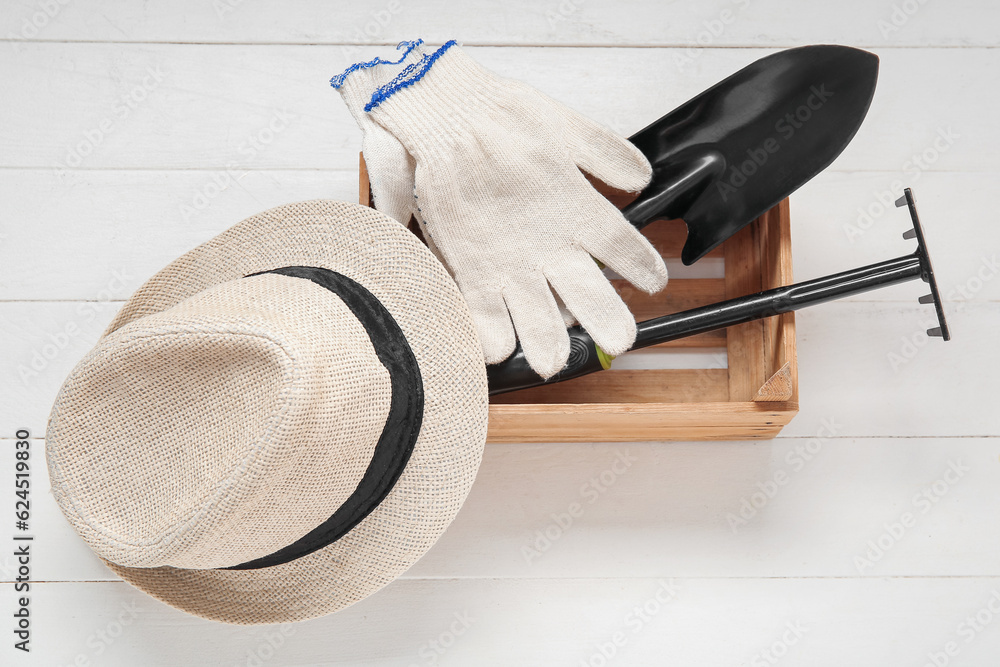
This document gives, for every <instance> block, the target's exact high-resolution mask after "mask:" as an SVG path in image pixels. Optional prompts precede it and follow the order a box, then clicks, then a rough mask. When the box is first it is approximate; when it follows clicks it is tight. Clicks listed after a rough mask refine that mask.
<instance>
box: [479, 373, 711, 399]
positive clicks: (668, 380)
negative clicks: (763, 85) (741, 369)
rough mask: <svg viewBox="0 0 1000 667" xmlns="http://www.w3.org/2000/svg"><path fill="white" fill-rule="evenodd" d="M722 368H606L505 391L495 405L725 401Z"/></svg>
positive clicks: (498, 397) (497, 397)
mask: <svg viewBox="0 0 1000 667" xmlns="http://www.w3.org/2000/svg"><path fill="white" fill-rule="evenodd" d="M728 397H729V385H728V374H727V372H726V369H725V368H660V369H651V370H614V369H612V370H609V371H604V372H602V373H594V374H592V375H585V376H583V377H579V378H576V379H573V380H566V381H565V382H559V383H558V384H551V385H546V386H541V387H533V388H531V389H522V390H521V391H516V392H511V393H509V394H500V395H498V396H494V397H493V398H492V399H491V401H492V402H493V403H496V404H498V405H503V404H511V403H536V404H543V403H547V404H552V403H648V402H651V401H652V402H657V403H689V402H701V401H726V400H727V399H728Z"/></svg>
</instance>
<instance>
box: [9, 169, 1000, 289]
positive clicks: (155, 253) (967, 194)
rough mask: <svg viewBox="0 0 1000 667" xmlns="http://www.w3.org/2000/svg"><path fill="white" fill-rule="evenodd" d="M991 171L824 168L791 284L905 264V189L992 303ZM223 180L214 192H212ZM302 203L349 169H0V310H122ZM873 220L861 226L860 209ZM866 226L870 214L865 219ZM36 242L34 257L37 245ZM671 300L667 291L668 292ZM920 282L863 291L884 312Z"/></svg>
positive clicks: (801, 233) (798, 197) (344, 179)
mask: <svg viewBox="0 0 1000 667" xmlns="http://www.w3.org/2000/svg"><path fill="white" fill-rule="evenodd" d="M998 179H1000V172H984V173H952V172H926V173H923V174H921V175H920V176H919V177H917V178H912V179H911V178H907V177H906V176H905V175H903V174H902V173H901V172H850V173H845V172H839V171H826V172H824V173H822V174H820V175H819V176H817V177H816V178H815V179H814V180H813V181H810V182H809V183H807V184H806V185H805V186H804V187H803V188H802V189H801V190H799V191H798V192H796V193H795V194H794V195H793V197H792V227H793V229H792V240H793V247H794V253H793V254H794V257H795V260H794V263H795V273H796V279H797V280H806V279H809V278H816V277H819V276H822V275H827V274H830V273H836V272H839V271H843V270H846V269H849V268H854V267H858V266H864V265H866V264H870V263H874V262H878V261H881V260H885V259H889V258H891V257H897V256H899V255H903V254H907V253H909V252H911V251H912V250H913V247H914V244H913V242H912V241H904V240H903V239H902V238H901V237H900V235H901V233H902V231H903V230H905V229H906V228H907V225H908V224H909V215H908V214H907V213H906V211H905V209H895V208H891V202H890V209H889V210H885V207H884V206H883V204H882V201H889V200H890V199H891V198H892V196H894V195H895V194H896V192H897V191H898V190H897V189H893V186H895V185H901V184H906V185H912V186H913V188H914V191H915V192H916V194H917V198H918V205H919V208H920V213H921V216H922V220H923V223H924V226H925V228H926V232H927V237H928V244H929V246H930V249H931V254H932V258H933V260H934V264H935V270H936V272H937V275H938V282H939V284H940V286H941V290H942V293H943V296H944V298H945V299H946V300H948V301H953V302H956V303H961V302H967V301H974V302H980V301H996V300H997V299H1000V279H997V273H998V272H1000V268H998V267H997V266H996V259H995V257H996V252H995V249H996V248H1000V226H998V225H992V224H983V221H984V220H985V219H987V218H986V216H987V215H991V214H992V213H991V212H990V210H989V208H988V207H989V199H990V193H991V191H992V189H993V188H994V184H995V183H996V182H997V180H998ZM219 183H221V184H222V185H221V187H220V185H219ZM313 198H333V199H344V200H349V201H355V200H356V199H357V170H356V167H354V168H351V169H343V170H335V171H312V170H277V171H256V170H250V171H242V172H239V173H237V176H236V178H233V177H231V176H228V175H227V174H226V173H225V172H224V171H203V170H167V171H154V170H141V171H118V170H113V171H103V170H89V171H80V172H72V173H69V174H67V175H66V176H64V177H60V176H57V175H56V174H55V173H53V172H51V171H47V170H37V169H27V170H9V171H7V172H6V173H5V174H4V178H2V179H0V200H2V201H3V202H4V204H5V205H4V207H3V208H2V209H0V230H2V233H3V234H4V238H0V300H75V299H95V298H99V297H98V296H97V295H98V294H100V293H102V291H103V290H105V289H106V288H107V286H108V282H109V279H110V271H112V270H117V271H119V272H123V273H125V274H126V275H128V276H131V278H130V279H129V286H128V287H127V288H126V289H123V290H120V291H118V292H116V293H115V294H114V295H113V296H112V298H113V299H116V300H120V299H124V298H125V297H127V296H128V294H130V293H131V292H132V291H133V290H134V289H135V288H136V287H138V285H139V284H141V282H142V281H143V280H145V279H146V278H147V277H149V276H151V275H152V274H153V273H155V272H156V271H158V270H159V269H160V268H162V267H163V266H165V265H166V264H167V263H168V262H170V261H171V260H172V259H174V258H176V257H178V256H180V255H181V254H183V253H184V252H186V251H187V250H189V249H190V248H192V247H194V246H195V245H197V244H198V243H200V242H202V241H204V240H207V239H208V238H211V237H212V236H214V235H215V234H217V233H219V232H221V231H223V230H224V229H226V228H228V227H229V226H231V225H233V224H235V223H236V222H238V221H239V220H242V219H244V218H246V217H248V216H250V215H253V214H255V213H257V212H259V211H261V210H264V209H266V208H269V207H271V206H277V205H279V204H283V203H288V202H291V201H300V200H304V199H313ZM869 209H870V210H871V211H873V212H874V213H876V214H877V215H876V216H875V217H870V218H869V217H863V216H862V213H861V212H860V211H864V212H865V213H867V211H868V210H869ZM867 215H869V216H870V215H871V214H870V213H867ZM42 241H44V249H43V247H42V246H41V245H40V244H41V242H42ZM713 261H715V260H711V259H709V260H702V261H701V262H698V263H697V264H695V265H693V266H692V267H683V266H681V265H680V263H679V262H672V263H671V266H670V270H671V275H673V276H674V277H679V276H687V277H719V276H720V275H721V273H718V272H720V271H721V270H722V268H721V263H718V262H717V263H716V264H715V265H712V262H713ZM668 289H669V288H668ZM921 289H922V288H921V287H920V285H919V283H915V284H913V285H910V286H906V287H900V288H894V289H884V290H878V291H874V292H869V293H866V294H864V295H862V296H860V297H855V298H856V299H858V300H864V301H871V300H876V301H894V300H899V299H901V298H908V297H907V296H906V295H908V294H913V295H914V298H916V296H917V295H919V294H920V293H922V292H921V291H920V290H921Z"/></svg>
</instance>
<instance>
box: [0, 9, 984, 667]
mask: <svg viewBox="0 0 1000 667" xmlns="http://www.w3.org/2000/svg"><path fill="white" fill-rule="evenodd" d="M0 6H2V11H0V42H2V43H0V83H2V85H3V90H2V93H0V95H2V102H0V350H2V351H3V352H2V358H0V366H2V372H3V375H2V379H0V436H2V437H3V438H5V439H4V440H3V445H4V446H3V452H4V453H3V454H2V455H0V489H3V491H2V492H0V526H2V528H0V580H2V581H3V582H5V583H3V584H2V593H0V617H2V618H4V619H6V620H5V621H3V622H2V623H0V664H3V665H21V664H31V665H45V666H50V665H128V666H132V665H143V666H145V665H171V666H173V665H247V666H256V665H262V664H267V665H359V664H364V665H413V664H416V665H433V664H442V665H555V664H565V665H592V666H594V667H598V666H600V665H698V666H702V665H708V666H714V665H720V666H723V665H726V666H734V667H735V666H739V665H748V666H750V667H757V666H759V665H774V664H779V663H780V664H782V665H844V664H851V665H855V666H867V665H871V666H878V667H884V666H885V665H913V666H915V667H921V666H923V665H937V666H940V665H945V664H948V665H975V666H981V665H986V664H996V660H997V658H998V656H1000V618H997V613H996V612H995V611H994V610H995V609H1000V606H998V603H997V600H1000V526H998V525H997V524H998V517H1000V485H998V482H1000V416H998V413H1000V406H998V400H997V399H998V398H1000V396H998V391H997V372H998V371H1000V353H998V351H997V344H996V341H997V331H998V328H1000V304H998V299H1000V280H998V279H995V278H996V275H997V273H998V271H1000V267H998V266H997V264H996V262H997V253H998V250H1000V248H998V246H1000V225H997V224H996V208H997V204H996V194H995V193H996V189H997V179H998V171H1000V170H998V169H997V167H996V166H995V162H994V161H995V160H996V157H997V154H998V151H997V149H998V147H1000V128H998V126H997V124H996V122H995V118H996V109H997V103H998V102H1000V96H998V95H997V92H996V91H997V79H998V75H1000V50H998V49H997V48H996V47H997V46H998V45H1000V4H998V3H995V2H991V1H990V0H952V1H951V2H944V1H943V0H839V1H838V2H830V1H829V0H800V1H799V2H796V3H791V2H779V1H778V0H700V1H698V2H694V1H687V2H681V1H677V2H666V1H663V0H658V1H657V0H647V1H644V2H641V1H639V0H631V1H628V2H622V1H619V2H613V1H612V0H542V1H540V2H529V1H527V0H519V1H511V2H489V1H487V0H481V1H477V2H462V3H458V2H456V3H445V2H443V1H436V2H417V1H416V0H374V2H364V3H362V2H339V3H332V2H320V1H318V0H290V1H286V2H280V3H279V2H270V3H268V2H265V1H264V0H214V1H210V0H173V1H172V2H163V1H161V2H149V3H145V2H144V3H137V2H130V1H129V0H104V1H103V2H84V1H82V0H20V1H15V0H3V1H2V2H0ZM415 37H423V38H424V39H425V40H427V41H428V42H429V43H441V42H443V41H445V40H447V39H449V38H453V37H454V38H458V39H460V40H462V41H463V42H464V43H465V44H466V45H468V46H469V51H470V52H471V53H472V54H473V55H474V57H476V58H477V59H478V60H480V61H481V62H482V63H483V64H485V65H487V66H488V67H491V68H492V69H494V70H496V71H498V72H500V73H503V74H505V75H509V76H513V77H517V78H520V79H523V80H525V81H528V82H529V83H531V84H533V85H535V86H537V87H538V88H540V89H542V90H544V91H546V92H548V93H549V94H551V95H552V96H553V97H555V98H557V99H560V100H562V101H564V102H565V103H567V104H568V105H570V106H572V107H574V108H576V109H579V110H580V111H582V112H584V113H587V114H589V115H591V116H593V117H595V118H597V119H599V120H601V121H603V122H605V123H606V124H608V125H610V126H611V127H613V128H615V129H616V130H618V131H620V132H622V133H623V134H628V133H631V132H633V131H635V130H637V129H639V128H641V127H643V126H644V125H645V124H646V123H648V122H650V121H652V120H654V119H655V118H658V117H659V116H661V115H662V114H664V113H665V112H667V111H669V110H670V109H671V108H673V107H674V106H676V105H677V104H679V103H680V102H682V101H684V100H686V99H688V98H689V97H691V96H692V95H694V94H696V93H698V92H700V91H701V90H702V89H704V88H705V87H707V86H708V85H710V84H712V83H714V82H715V81H717V80H719V79H721V78H722V77H724V76H726V75H728V74H730V73H731V72H733V71H735V70H737V69H739V68H740V67H742V66H743V65H746V64H747V63H749V62H751V61H752V60H754V59H757V58H759V57H761V56H763V55H765V54H766V53H769V52H771V51H772V50H774V49H778V48H784V47H789V46H795V45H800V44H807V43H825V42H835V43H842V44H850V45H856V46H862V47H866V48H869V49H871V50H873V51H875V52H876V53H877V54H878V55H879V56H880V57H881V59H882V61H881V62H882V65H881V76H880V82H879V89H878V92H877V94H876V97H875V101H874V104H873V106H872V109H871V112H870V114H869V116H868V119H867V121H866V123H865V125H864V126H863V127H862V129H861V131H860V132H859V133H858V135H857V138H856V139H855V141H854V142H853V144H852V145H851V146H850V147H849V148H848V149H847V151H846V152H845V153H844V154H843V156H842V157H841V158H840V159H838V160H837V161H836V163H834V165H833V166H832V167H831V168H830V169H829V170H827V171H826V172H825V173H824V174H822V175H821V176H819V177H818V178H816V179H815V180H814V181H812V182H811V183H809V184H808V185H807V186H805V187H804V188H802V189H801V190H800V191H799V192H798V193H796V194H795V195H794V196H793V198H792V218H793V237H794V256H795V272H796V277H797V278H798V279H807V278H812V277H816V276H819V275H823V274H825V273H829V272H833V271H837V270H841V269H846V268H850V267H853V266H859V265H861V264H865V263H869V262H873V261H877V260H880V259H885V258H889V257H893V256H897V255H900V254H903V253H906V252H909V251H910V249H911V246H912V243H910V242H904V241H903V240H902V239H901V238H900V233H901V232H902V231H903V230H904V229H905V228H906V216H905V214H903V213H900V212H897V211H894V210H893V211H890V212H886V213H879V210H878V209H879V201H880V199H884V200H886V201H888V199H889V198H890V196H893V195H895V194H898V192H893V193H891V195H890V194H888V191H889V190H890V189H892V188H893V187H896V188H898V187H899V183H903V184H906V185H911V186H913V188H914V189H915V191H916V193H917V195H918V201H919V205H920V212H921V215H922V218H923V220H924V221H925V224H926V227H927V235H928V237H929V239H928V240H929V244H930V247H931V250H932V253H933V256H934V259H935V263H936V268H937V270H938V273H939V274H940V278H939V280H940V282H941V286H942V288H943V290H944V292H945V293H946V295H947V299H948V304H947V312H948V316H949V318H950V322H951V325H952V329H953V335H954V341H953V342H951V343H948V344H943V343H941V342H940V341H932V342H927V340H926V338H925V337H923V336H922V335H921V332H922V330H923V329H924V328H925V327H926V326H928V324H927V323H928V320H929V318H931V317H932V311H931V310H930V309H929V308H928V307H925V306H919V305H918V304H917V303H916V298H917V296H919V295H920V294H921V293H922V292H923V291H924V290H923V287H922V286H921V285H919V284H907V285H903V286H898V287H895V288H891V289H886V290H882V291H878V292H873V293H870V294H868V295H865V296H863V297H861V298H856V299H851V300H848V301H844V302H838V303H834V304H830V305H826V306H822V307H819V308H816V309H813V310H809V311H804V312H802V313H801V314H800V315H799V316H798V320H797V321H798V323H799V338H798V342H799V355H800V356H799V362H800V379H801V402H802V410H801V413H800V414H799V415H798V417H797V418H796V419H795V420H794V421H793V422H792V424H791V425H790V426H789V427H787V428H786V429H785V431H784V433H783V434H782V436H781V437H780V438H778V439H776V440H774V441H770V442H725V443H684V442H680V443H640V444H630V445H620V444H576V445H567V444H558V443H553V444H546V445H492V446H489V447H488V448H487V452H486V456H485V460H484V462H483V466H482V469H481V471H480V474H479V478H478V480H477V482H476V485H475V488H474V490H473V491H472V494H471V496H470V497H469V500H468V502H467V504H466V506H465V508H464V509H463V510H462V512H461V514H460V516H459V517H458V519H457V520H456V521H455V523H454V524H453V526H452V527H451V528H450V529H449V530H448V531H447V533H446V534H445V535H444V537H443V538H442V539H441V540H440V542H439V543H438V544H437V545H436V546H435V547H434V548H433V550H432V551H431V552H430V553H428V554H427V556H426V557H425V558H424V559H422V560H421V561H420V562H419V563H418V564H417V565H416V566H414V567H413V568H412V570H411V571H410V572H408V573H407V574H406V575H405V576H404V577H403V578H402V579H400V580H399V581H397V582H395V583H393V584H392V585H390V586H389V587H388V588H386V589H385V590H383V591H381V592H379V593H378V594H376V595H374V596H372V597H370V598H368V599H366V600H364V601H363V602H361V603H359V604H358V605H356V606H355V607H353V608H350V609H348V610H346V611H344V612H341V613H339V614H335V615H332V616H328V617H326V618H323V619H318V620H314V621H310V622H306V623H301V624H296V625H292V626H284V627H270V628H235V627H229V626H223V625H219V624H214V623H210V622H204V621H201V620H199V619H196V618H194V617H190V616H187V615H184V614H182V613H180V612H176V611H174V610H172V609H170V608H168V607H166V606H164V605H162V604H160V603H158V602H156V601H154V600H152V599H151V598H149V597H146V596H145V595H143V594H141V593H139V592H137V591H135V590H133V589H131V588H130V587H128V586H126V585H125V584H123V583H122V582H120V581H117V580H116V579H115V577H114V576H113V575H112V574H111V573H110V572H109V571H108V570H107V569H105V568H104V567H103V566H102V565H101V564H100V563H99V561H98V560H97V559H96V558H95V557H94V556H93V555H92V554H91V553H90V552H89V551H88V550H87V548H86V547H85V546H84V545H83V543H82V542H81V541H80V540H79V539H77V537H76V536H75V535H74V534H73V533H72V531H71V530H70V528H69V527H68V525H67V524H66V522H65V521H64V520H63V518H62V516H61V515H60V514H59V512H58V509H57V508H56V506H55V503H54V502H53V501H52V498H51V496H50V495H49V493H48V483H47V479H46V476H45V468H44V458H43V456H42V451H43V437H44V429H45V423H46V419H47V415H48V411H49V408H50V406H51V402H52V400H53V398H54V395H55V392H56V390H57V389H58V387H59V385H60V383H61V382H62V380H63V379H64V377H65V376H66V374H67V373H68V371H69V370H70V369H71V368H72V366H73V365H74V364H75V363H76V361H77V360H78V359H79V358H80V357H81V356H82V355H83V354H84V353H85V351H86V350H88V349H89V348H90V347H91V346H92V345H93V343H94V341H95V340H96V338H97V336H98V335H99V333H100V332H101V330H102V329H103V328H104V326H105V325H106V324H107V322H108V321H110V319H111V318H112V316H113V314H114V312H115V311H116V310H117V309H118V308H119V307H120V305H121V302H122V300H123V299H124V298H126V297H127V296H128V295H129V294H130V293H131V292H132V291H133V290H134V289H135V288H137V287H138V286H139V285H140V284H141V283H142V282H143V281H144V280H145V279H146V278H147V277H148V276H150V275H151V274H152V273H154V272H155V271H156V270H157V269H159V268H160V267H162V266H163V265H164V264H165V263H166V262H168V261H170V260H171V259H172V258H174V257H176V256H178V255H180V254H181V253H182V252H184V251H186V250H188V249H190V248H191V247H193V246H194V245H196V244H197V243H200V242H201V241H203V240H206V239H208V238H210V237H212V236H214V235H215V234H217V233H218V232H220V231H222V230H223V229H225V228H227V227H229V226H230V225H232V224H234V223H235V222H237V221H239V220H241V219H243V218H244V217H246V216H248V215H251V214H253V213H256V212H258V211H259V210H262V209H265V208H268V207H271V206H275V205H278V204H282V203H286V202H289V201H296V200H301V199H307V198H314V197H330V198H340V199H348V200H354V199H355V198H356V183H357V173H356V171H357V153H358V150H359V147H360V134H359V132H358V131H357V129H356V127H355V126H354V125H353V123H352V121H351V119H350V117H349V115H348V114H347V112H346V110H345V109H344V108H343V106H342V104H341V102H340V100H339V98H338V96H337V94H336V93H335V92H334V91H333V90H331V89H330V88H329V86H328V85H327V80H328V79H329V78H330V76H331V75H333V74H335V73H337V72H339V71H340V70H341V69H342V68H343V67H344V66H345V65H347V64H349V63H350V62H353V61H354V60H357V59H361V58H367V57H371V56H372V55H374V54H376V53H385V52H386V51H387V49H386V47H385V46H384V45H391V44H395V43H396V42H397V41H399V40H402V39H412V38H415ZM692 47H697V48H692ZM938 137H942V138H941V139H938ZM945 137H947V138H945ZM251 139H254V140H255V141H256V142H257V147H256V148H255V147H253V144H252V142H251ZM936 140H937V144H936V145H935V141H936ZM914 155H924V158H922V160H921V165H920V166H915V165H914V162H913V161H912V156H914ZM895 182H898V183H895ZM859 209H871V210H873V211H874V213H875V214H874V216H873V217H872V218H871V219H870V220H861V221H860V222H859ZM702 270H705V269H702ZM708 270H709V271H710V270H712V269H711V267H709V268H708ZM17 428H29V429H30V430H31V432H32V435H33V438H34V441H33V442H34V450H33V451H34V457H33V459H32V462H33V464H34V466H33V467H34V475H35V476H34V486H35V496H34V500H35V504H34V507H33V509H34V516H33V533H34V534H35V535H36V542H35V543H34V549H35V550H36V553H35V556H34V561H33V572H32V576H33V578H35V579H36V580H38V582H39V583H35V584H34V585H33V588H32V601H31V609H32V613H33V636H32V649H33V651H32V653H31V654H30V655H27V656H26V655H24V654H22V653H21V652H19V651H15V650H13V648H12V644H13V636H12V634H11V633H10V630H9V628H10V627H12V622H11V617H10V614H11V613H13V610H14V598H15V595H14V592H13V586H12V584H11V583H9V582H11V581H12V578H13V577H14V576H15V563H14V559H13V556H12V552H13V547H12V546H11V545H12V544H13V543H12V542H11V532H12V523H13V519H12V517H11V515H12V513H13V500H14V497H13V489H12V486H13V484H12V483H11V482H12V480H13V440H12V439H11V438H12V437H13V435H14V432H15V430H16V429H17ZM623 454H627V455H628V456H629V457H634V459H635V463H634V464H632V465H631V467H629V468H628V469H627V470H626V472H625V473H623V474H621V475H619V476H616V477H615V479H614V481H613V483H612V484H610V485H609V486H608V487H607V488H605V489H604V490H603V491H602V492H599V493H593V492H591V491H589V490H588V488H587V485H588V484H589V483H590V482H589V480H591V479H592V478H594V477H599V476H600V475H601V473H602V472H605V471H607V470H609V469H610V467H611V465H612V463H613V462H614V460H615V459H616V457H618V456H620V455H623ZM949 471H952V472H949ZM607 477H608V476H607V475H606V476H605V479H606V480H607ZM775 480H779V481H781V482H782V483H781V484H776V483H775ZM761 489H763V491H761ZM765 492H768V493H767V495H760V494H762V493H765ZM755 493H757V494H758V495H756V496H755V495H754V494H755ZM590 500H593V502H590ZM751 500H754V501H756V502H757V504H758V505H760V507H759V509H756V510H755V513H754V514H751V513H750V512H745V514H744V516H745V518H744V519H740V520H738V519H737V518H736V517H739V516H740V512H741V508H742V507H744V506H745V505H746V503H748V502H750V501H751ZM574 502H582V503H583V506H584V508H585V512H584V514H583V516H581V517H579V518H577V519H575V521H574V523H573V525H571V526H569V527H567V528H566V529H565V530H561V529H559V527H558V524H557V519H556V517H558V516H559V515H560V514H561V513H564V512H566V510H567V508H568V507H569V505H570V504H571V503H574ZM904 519H906V525H905V526H904V525H903V521H904ZM546 532H548V533H549V535H551V536H554V539H549V540H548V541H547V542H546V541H544V538H543V540H542V541H539V536H540V535H544V534H545V533H546ZM870 543H872V544H875V545H877V544H879V543H881V545H882V547H881V548H880V549H879V548H877V549H876V550H874V551H873V550H872V547H871V545H870ZM527 547H533V548H535V549H536V550H537V553H535V554H534V555H533V556H531V557H528V556H526V548H527ZM860 559H867V560H860ZM991 601H992V602H991ZM991 607H992V608H991ZM643 609H645V611H643Z"/></svg>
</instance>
